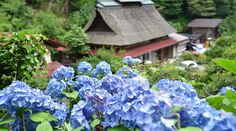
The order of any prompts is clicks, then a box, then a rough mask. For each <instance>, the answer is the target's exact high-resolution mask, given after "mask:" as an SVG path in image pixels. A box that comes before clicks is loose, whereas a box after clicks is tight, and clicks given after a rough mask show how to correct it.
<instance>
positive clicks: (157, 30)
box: [85, 0, 176, 46]
mask: <svg viewBox="0 0 236 131" xmlns="http://www.w3.org/2000/svg"><path fill="white" fill-rule="evenodd" d="M103 1H104V0H103ZM143 1H145V0H143ZM110 2H112V1H110ZM113 2H115V1H113ZM115 3H116V4H117V3H118V4H119V5H118V6H115V5H114V4H111V6H108V5H107V6H103V7H102V6H101V3H100V6H99V7H97V9H96V17H94V19H93V20H91V21H92V22H89V23H90V24H88V25H87V26H86V27H85V30H86V33H87V34H88V37H89V42H90V43H92V44H98V45H116V46H126V45H131V44H136V43H140V42H144V41H148V40H152V39H156V38H160V37H163V36H167V35H168V34H171V33H174V32H176V31H175V29H174V28H172V27H171V26H170V25H169V24H168V23H167V22H166V21H165V20H164V19H163V17H162V16H161V15H160V14H159V12H158V11H157V10H156V9H155V7H154V5H153V4H143V5H141V6H122V5H121V3H119V2H115ZM98 4H99V3H98ZM98 17H101V18H102V19H103V21H101V20H100V21H99V23H100V24H101V23H103V24H106V25H107V26H108V27H109V28H110V30H109V31H96V30H94V29H93V27H94V26H93V25H95V24H98V22H97V21H96V19H98ZM103 27H104V26H103Z"/></svg>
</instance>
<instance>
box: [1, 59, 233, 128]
mask: <svg viewBox="0 0 236 131" xmlns="http://www.w3.org/2000/svg"><path fill="white" fill-rule="evenodd" d="M124 63H125V64H127V65H128V66H129V67H124V68H121V69H120V70H119V71H118V73H117V74H112V72H111V68H110V65H109V64H107V63H106V62H104V61H102V62H100V63H99V64H98V65H97V66H96V68H95V69H92V66H91V64H89V63H87V62H81V63H80V64H79V65H78V68H77V72H75V71H74V69H73V68H70V67H65V66H62V67H60V68H59V69H58V70H56V71H55V72H54V73H53V75H52V79H51V80H50V82H49V83H48V86H47V89H46V90H45V92H42V91H40V90H38V89H31V88H30V87H29V86H28V85H26V84H24V83H23V82H20V81H15V82H13V83H12V84H11V85H10V86H9V87H7V88H5V89H4V90H3V91H1V93H0V107H1V108H3V109H5V110H7V111H8V112H9V113H10V114H11V116H12V117H15V116H16V112H17V110H18V109H20V108H25V109H30V110H32V111H33V112H34V113H36V112H42V111H48V112H50V113H51V114H52V115H53V116H54V117H56V118H57V119H58V122H57V123H51V125H52V126H53V127H54V128H58V127H62V126H64V127H63V129H66V127H67V126H65V125H68V123H69V125H70V126H71V128H81V127H82V128H83V130H85V131H89V130H93V128H94V127H95V126H93V125H94V121H98V123H97V124H96V125H97V126H101V127H103V129H104V130H107V129H109V128H113V127H117V126H119V125H122V127H125V128H128V129H140V130H141V131H174V130H178V129H180V128H187V127H197V128H201V129H203V130H204V131H212V130H214V131H233V130H236V118H235V117H234V115H233V114H232V113H226V112H225V111H223V110H217V109H215V108H212V107H211V106H210V105H209V104H208V103H207V102H206V100H205V99H200V98H198V96H197V93H196V91H195V89H194V87H193V86H191V85H189V84H186V83H183V82H181V81H171V80H168V79H162V80H160V81H159V82H157V83H156V84H155V85H154V86H151V85H150V84H149V82H148V80H147V79H145V78H144V77H142V76H141V75H139V74H138V73H136V72H135V71H134V70H133V69H132V68H131V67H132V65H133V64H136V63H137V59H133V58H132V57H125V58H124ZM225 90H230V89H229V88H226V89H222V92H223V93H222V92H221V93H220V94H221V95H224V94H225V92H226V93H227V91H225ZM64 103H65V104H64ZM25 115H26V116H27V113H25ZM20 120H21V119H19V120H17V121H15V122H13V123H11V124H10V125H11V128H12V129H13V130H19V129H22V125H21V123H22V122H20ZM26 123H29V124H27V128H29V129H35V126H34V125H35V123H34V124H32V123H33V122H32V121H30V120H29V119H27V121H26ZM30 123H31V125H30Z"/></svg>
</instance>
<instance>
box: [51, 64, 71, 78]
mask: <svg viewBox="0 0 236 131" xmlns="http://www.w3.org/2000/svg"><path fill="white" fill-rule="evenodd" d="M74 72H75V71H74V69H73V68H72V67H65V66H61V67H59V68H58V69H57V70H56V71H54V72H53V74H52V77H53V78H55V79H56V80H58V81H60V80H68V79H71V78H72V77H73V76H74Z"/></svg>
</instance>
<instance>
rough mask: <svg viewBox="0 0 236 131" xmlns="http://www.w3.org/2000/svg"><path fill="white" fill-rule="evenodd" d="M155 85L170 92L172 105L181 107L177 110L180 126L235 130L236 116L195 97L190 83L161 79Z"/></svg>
mask: <svg viewBox="0 0 236 131" xmlns="http://www.w3.org/2000/svg"><path fill="white" fill-rule="evenodd" d="M156 87H158V88H159V89H160V90H163V91H167V92H168V93H170V95H171V102H172V105H174V106H180V107H182V109H181V111H180V112H179V113H180V116H181V126H182V127H187V126H195V127H199V128H202V129H203V130H204V131H212V130H214V131H226V130H236V121H235V120H236V118H235V117H234V116H233V114H232V113H226V112H224V111H222V110H216V109H214V108H212V107H211V106H210V105H209V104H208V103H207V102H206V101H205V100H204V99H203V100H201V99H199V98H197V95H196V91H195V90H194V89H193V87H192V86H191V85H189V84H186V83H183V82H180V81H171V80H167V79H163V80H161V81H159V82H158V83H157V84H156Z"/></svg>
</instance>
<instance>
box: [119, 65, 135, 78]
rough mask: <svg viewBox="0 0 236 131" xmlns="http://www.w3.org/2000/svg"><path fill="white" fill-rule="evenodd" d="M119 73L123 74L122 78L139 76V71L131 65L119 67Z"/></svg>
mask: <svg viewBox="0 0 236 131" xmlns="http://www.w3.org/2000/svg"><path fill="white" fill-rule="evenodd" d="M118 75H119V76H121V77H122V78H133V77H136V76H138V73H136V72H135V71H134V70H133V69H132V68H130V67H125V68H121V69H119V71H118Z"/></svg>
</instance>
